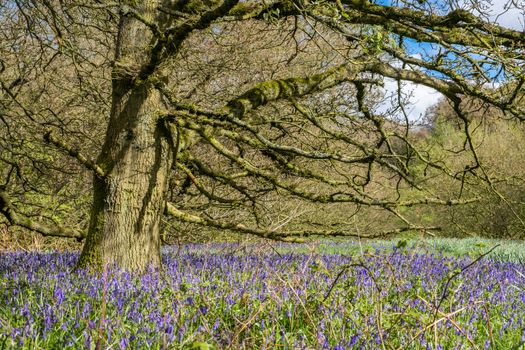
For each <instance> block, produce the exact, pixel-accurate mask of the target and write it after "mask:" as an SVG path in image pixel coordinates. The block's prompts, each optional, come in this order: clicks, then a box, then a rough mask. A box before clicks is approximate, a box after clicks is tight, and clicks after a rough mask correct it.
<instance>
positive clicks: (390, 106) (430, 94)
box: [375, 78, 442, 123]
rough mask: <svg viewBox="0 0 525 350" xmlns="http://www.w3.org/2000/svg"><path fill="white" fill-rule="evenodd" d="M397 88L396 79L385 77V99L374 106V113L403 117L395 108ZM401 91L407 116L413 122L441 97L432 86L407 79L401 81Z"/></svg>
mask: <svg viewBox="0 0 525 350" xmlns="http://www.w3.org/2000/svg"><path fill="white" fill-rule="evenodd" d="M397 90H398V84H397V81H396V80H394V79H390V78H385V85H384V87H383V93H384V96H385V101H384V102H383V103H381V104H380V105H379V106H378V107H377V108H376V110H375V112H376V113H381V114H385V116H386V117H389V118H396V119H404V115H403V113H402V111H401V110H399V109H397V110H396V109H395V106H397V105H398V97H397ZM401 93H402V96H403V98H404V99H405V100H404V103H403V105H404V107H405V111H406V113H407V115H408V118H409V120H410V121H411V122H414V123H417V122H418V121H421V118H422V117H424V115H425V111H426V110H427V108H428V107H430V106H432V105H434V104H436V103H437V102H438V101H439V99H440V98H441V97H442V95H441V93H439V92H437V91H436V90H434V89H432V88H429V87H427V86H425V85H419V84H415V83H412V82H408V81H405V82H403V83H402V87H401Z"/></svg>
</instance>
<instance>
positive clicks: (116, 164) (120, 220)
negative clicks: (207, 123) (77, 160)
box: [78, 1, 173, 270]
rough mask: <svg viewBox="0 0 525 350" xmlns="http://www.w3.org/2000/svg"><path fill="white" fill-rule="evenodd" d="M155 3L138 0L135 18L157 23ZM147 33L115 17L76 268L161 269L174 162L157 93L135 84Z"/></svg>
mask: <svg viewBox="0 0 525 350" xmlns="http://www.w3.org/2000/svg"><path fill="white" fill-rule="evenodd" d="M156 8H157V1H142V8H141V9H140V11H141V15H142V16H143V17H144V18H146V19H147V20H153V19H155V12H156V11H155V10H156ZM151 41H152V35H151V32H150V31H149V30H148V29H147V28H146V26H145V25H144V24H142V23H141V22H139V21H138V20H136V19H133V18H130V17H126V16H124V17H123V18H122V19H121V22H120V26H119V33H118V38H117V47H116V56H115V65H114V68H113V77H112V78H113V87H112V88H113V91H112V95H113V101H112V110H111V115H110V120H109V124H108V129H107V132H106V137H105V142H104V145H103V148H102V152H101V154H100V155H99V157H98V159H97V163H98V164H99V165H100V166H101V167H102V168H103V169H104V171H105V172H106V177H103V178H101V177H97V176H95V178H94V189H93V205H92V209H91V221H90V226H89V231H88V235H87V238H86V243H85V245H84V248H83V250H82V253H81V256H80V260H79V263H78V266H79V267H81V268H82V267H94V268H100V267H101V266H103V265H105V264H115V265H117V266H118V267H120V268H123V269H129V270H144V269H145V268H147V267H149V266H151V267H160V265H161V257H160V220H161V217H162V214H163V211H164V206H165V200H166V193H167V184H168V175H169V171H170V168H171V163H172V161H173V149H172V147H171V145H172V143H171V142H170V135H169V129H168V128H166V126H165V125H164V124H163V122H162V121H161V120H159V117H158V116H159V114H160V112H161V110H162V107H163V104H162V99H161V95H160V94H159V92H158V91H156V90H155V89H154V88H153V87H152V86H151V84H149V83H147V82H139V83H137V82H136V81H135V79H134V78H135V77H136V76H137V74H138V72H139V71H140V69H141V67H142V66H143V65H144V64H147V60H148V58H149V57H148V55H147V53H148V52H149V49H150V45H151Z"/></svg>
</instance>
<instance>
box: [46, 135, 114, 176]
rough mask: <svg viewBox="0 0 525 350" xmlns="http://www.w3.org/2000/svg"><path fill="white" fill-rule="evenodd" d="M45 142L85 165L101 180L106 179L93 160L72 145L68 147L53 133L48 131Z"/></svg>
mask: <svg viewBox="0 0 525 350" xmlns="http://www.w3.org/2000/svg"><path fill="white" fill-rule="evenodd" d="M44 140H45V141H46V142H49V143H52V144H53V145H55V146H56V147H58V148H60V149H62V150H64V151H66V152H67V154H68V155H70V156H71V157H74V158H76V159H77V160H78V161H79V162H80V164H82V165H84V166H85V167H86V168H87V169H89V170H91V171H93V172H94V173H95V174H96V175H97V176H99V177H101V178H103V177H106V173H105V172H104V170H103V169H102V168H101V167H100V166H99V165H97V164H96V163H95V162H93V161H92V160H89V159H88V158H86V156H84V155H83V154H82V153H80V151H79V150H77V149H75V148H73V147H72V146H71V145H68V144H67V143H66V142H64V141H63V140H61V139H59V138H58V137H56V136H55V135H54V134H53V132H52V131H48V132H47V133H46V134H45V135H44Z"/></svg>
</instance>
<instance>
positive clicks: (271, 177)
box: [0, 0, 525, 269]
mask: <svg viewBox="0 0 525 350" xmlns="http://www.w3.org/2000/svg"><path fill="white" fill-rule="evenodd" d="M2 6H3V7H2V14H1V15H0V18H1V20H2V23H3V27H4V28H9V30H8V31H5V32H3V34H2V39H1V45H2V46H1V50H2V52H4V53H5V54H4V55H2V62H1V63H2V65H1V69H2V78H1V79H0V80H1V83H2V96H1V100H0V101H1V106H0V107H1V108H2V137H3V140H4V141H3V144H2V148H3V150H2V163H3V165H2V166H3V171H4V172H5V174H6V179H7V180H6V184H5V185H4V189H3V190H2V192H1V204H2V213H3V214H4V216H5V217H6V218H7V220H8V221H9V222H10V223H11V224H15V225H19V226H22V227H25V228H28V229H31V230H35V231H38V232H40V233H42V234H44V235H57V236H69V237H77V238H84V237H85V244H84V248H83V251H82V254H81V257H80V261H79V266H81V267H84V266H95V267H96V266H101V265H102V264H105V263H115V264H117V265H119V266H120V267H122V268H127V269H144V268H145V267H146V266H149V265H152V266H160V263H161V259H160V244H161V240H160V237H161V230H162V223H161V221H162V218H163V215H164V214H167V215H168V216H170V217H172V218H174V219H176V220H178V221H179V222H187V223H192V224H198V225H202V226H205V227H206V226H207V227H214V228H218V229H228V230H233V231H238V232H242V233H247V234H253V235H257V236H260V237H266V238H273V239H283V238H285V237H290V236H305V235H357V234H358V232H354V231H351V230H350V229H348V227H346V228H344V229H343V228H341V227H340V225H339V224H340V222H337V221H338V220H339V221H345V220H348V219H347V218H345V217H342V218H341V216H344V215H345V214H346V215H347V216H348V218H350V217H351V216H352V215H353V213H355V212H357V211H359V210H360V209H361V208H366V209H367V210H370V209H372V210H375V209H378V210H381V211H383V212H386V213H388V215H390V216H389V217H390V220H391V222H392V225H391V227H390V228H389V229H388V230H387V231H388V232H400V231H403V230H412V229H418V230H432V229H439V228H438V227H425V226H424V225H421V223H418V222H413V220H409V219H407V218H406V217H405V216H404V215H403V211H404V210H405V209H404V208H410V207H414V206H419V205H423V206H428V205H457V204H464V203H469V202H471V201H475V200H477V198H475V197H465V196H462V195H461V190H460V188H461V186H462V184H463V183H464V182H465V181H467V180H468V178H469V176H476V177H477V178H481V179H483V181H485V182H487V183H491V181H493V179H492V178H491V176H490V174H489V173H488V172H486V171H485V168H484V164H483V163H482V162H481V161H480V159H479V157H478V155H477V153H476V145H475V144H474V141H473V137H472V133H474V131H475V130H473V129H472V127H471V123H470V119H469V115H468V113H464V112H463V109H462V108H461V106H462V101H465V98H466V97H468V99H469V101H472V100H473V99H474V100H478V101H479V103H482V104H486V105H488V106H491V108H494V109H496V110H498V111H499V113H501V116H502V118H508V119H516V118H517V119H522V118H524V113H523V112H524V111H523V103H522V101H521V99H523V94H522V93H520V91H521V89H522V86H523V83H524V81H525V75H524V72H523V64H522V63H523V59H524V49H525V36H524V34H523V32H520V31H516V30H511V29H507V28H504V27H501V26H499V25H497V24H494V23H491V22H490V21H488V20H487V19H486V16H484V15H483V12H484V7H483V3H481V2H476V3H474V4H473V5H472V8H464V9H461V8H459V6H458V5H457V4H454V3H433V2H427V1H417V2H400V3H398V4H397V3H396V4H393V5H392V6H384V5H379V4H374V3H370V2H367V1H342V0H341V1H334V2H326V1H243V2H240V1H232V0H224V1H211V0H210V1H192V0H180V1H161V0H148V1H138V2H132V1H122V2H119V3H113V2H99V1H91V2H78V3H76V2H74V1H72V2H68V3H64V2H61V1H42V2H40V1H28V0H25V1H22V0H20V1H13V2H6V3H4V4H3V5H2ZM469 6H470V5H469ZM513 6H518V5H516V4H514V5H513ZM418 48H419V49H418ZM414 50H416V52H414ZM385 78H388V79H392V80H393V81H396V82H397V84H398V87H399V88H398V91H397V93H395V94H394V95H393V96H391V97H390V98H391V100H392V101H393V103H392V104H391V107H390V108H386V109H385V108H381V107H380V106H381V105H380V104H379V103H380V102H381V94H380V91H381V89H380V86H381V85H383V84H384V79H385ZM494 81H500V82H504V84H505V85H504V88H500V89H489V88H486V87H485V86H486V84H487V83H490V82H494ZM404 82H411V83H416V84H420V85H424V86H427V87H430V88H432V89H435V90H436V91H438V92H440V93H441V94H442V95H443V96H445V98H446V99H448V100H449V101H450V103H451V105H452V106H453V108H454V110H455V111H456V112H457V113H458V116H459V120H461V126H460V127H461V128H462V130H463V133H464V140H463V141H464V142H463V146H462V149H461V151H462V152H465V153H467V154H469V157H467V158H466V159H467V164H464V165H463V166H461V167H457V166H453V164H447V161H446V159H441V158H437V159H436V158H434V157H433V156H432V152H430V151H429V150H428V149H425V148H424V147H420V146H421V145H420V143H418V142H417V139H415V138H414V137H413V132H414V129H413V127H412V121H411V120H410V118H409V115H408V109H409V106H408V105H407V100H406V96H405V95H404V92H403V89H401V86H402V84H403V83H404ZM101 127H106V128H107V129H106V131H105V132H104V131H101V130H100V128H101ZM42 138H43V140H45V142H46V143H47V144H46V145H42V144H41V142H42ZM16 140H20V141H21V142H20V143H19V144H18V145H17V146H16V147H14V146H13V145H16ZM22 141H23V142H22ZM95 153H98V156H97V157H96V158H95V157H93V158H95V159H94V160H92V156H91V155H92V154H95ZM66 156H67V157H71V158H73V159H75V161H77V162H78V163H79V164H81V165H82V166H83V167H84V168H85V169H88V170H89V171H91V172H92V174H93V184H92V185H93V188H92V192H93V198H92V205H91V209H90V212H89V225H88V227H87V229H86V230H83V229H82V227H80V226H81V225H79V227H76V228H67V227H66V226H68V225H63V226H64V227H63V226H60V225H58V224H56V223H53V224H52V223H50V221H49V219H48V218H41V217H39V218H34V217H32V216H31V215H30V213H29V211H30V210H29V209H26V210H23V209H22V208H21V207H20V206H19V205H15V204H13V202H12V201H11V199H10V198H11V197H12V196H13V191H12V190H11V189H18V190H19V192H20V194H23V193H24V191H28V190H30V191H33V192H35V193H38V191H45V190H47V193H53V192H57V183H56V182H54V181H53V179H55V180H56V179H58V180H60V179H68V178H75V179H78V178H79V177H78V176H76V177H75V176H74V174H70V175H68V174H67V171H68V169H69V168H71V170H70V172H71V173H77V174H78V173H79V172H81V170H80V169H79V168H78V167H75V166H74V165H73V164H71V163H70V160H66V159H65V158H64V157H66ZM55 170H56V171H55ZM38 171H41V173H42V174H40V175H39V174H38ZM64 171H65V172H64ZM57 174H60V175H57ZM438 175H439V176H448V177H450V178H451V179H454V180H455V181H454V183H455V185H454V186H457V189H458V190H457V191H453V193H454V195H453V196H445V195H444V193H443V192H441V191H439V190H435V189H434V190H432V187H428V186H426V183H427V181H428V180H427V178H432V177H435V176H438ZM39 181H40V182H41V184H40V186H36V185H38V183H39ZM84 182H85V183H87V182H86V181H84ZM24 186H26V187H31V188H24ZM42 186H43V187H44V190H42V189H41V188H42ZM86 187H87V188H89V184H87V185H84V184H79V185H78V186H77V188H78V189H79V190H80V189H82V188H86ZM67 192H68V193H72V192H73V193H74V189H72V188H69V189H68V191H67ZM446 193H450V192H449V191H447V192H446ZM17 198H18V197H17ZM305 203H315V204H314V206H309V204H305ZM321 204H322V206H321ZM322 208H325V209H324V210H326V211H324V213H325V214H320V215H319V213H316V215H313V214H312V210H315V211H318V210H323V209H322ZM280 211H284V212H286V213H287V215H286V216H284V217H280V216H279V212H280ZM333 213H337V216H339V217H338V218H333V217H331V215H332V214H333ZM318 218H320V220H319V219H318ZM323 218H326V221H324V222H323ZM41 219H44V220H41ZM312 219H315V220H312ZM79 222H81V219H79ZM332 223H334V224H336V225H335V226H334V225H332ZM388 232H382V234H386V233H388ZM373 234H375V233H373V232H371V235H373Z"/></svg>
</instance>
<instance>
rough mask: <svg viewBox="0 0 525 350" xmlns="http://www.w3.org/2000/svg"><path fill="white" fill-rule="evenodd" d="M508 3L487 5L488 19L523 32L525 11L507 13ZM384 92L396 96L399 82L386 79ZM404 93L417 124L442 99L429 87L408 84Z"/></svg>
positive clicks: (420, 47)
mask: <svg viewBox="0 0 525 350" xmlns="http://www.w3.org/2000/svg"><path fill="white" fill-rule="evenodd" d="M390 2H391V0H377V1H376V3H381V4H388V3H390ZM508 3H509V1H505V0H493V1H492V2H491V4H487V6H489V7H488V14H489V15H488V17H487V19H488V20H490V21H492V22H496V23H498V24H500V25H502V26H504V27H507V28H512V29H516V30H520V31H523V30H524V28H525V13H524V12H525V10H519V9H516V8H513V9H510V10H507V11H505V7H506V5H507V4H508ZM514 3H515V4H517V5H518V6H521V8H522V9H525V0H514ZM408 49H409V51H410V53H411V54H412V55H418V54H420V53H423V52H424V50H431V49H432V48H431V45H430V44H421V43H416V42H412V43H409V46H408ZM384 90H385V94H386V95H392V94H395V93H396V91H397V82H396V81H394V80H391V79H385V87H384ZM403 92H404V93H405V94H408V95H411V96H412V97H411V98H410V102H411V104H410V105H409V106H407V112H408V114H409V118H410V119H411V120H412V121H416V122H417V120H419V119H420V118H421V116H424V114H425V111H426V109H427V108H428V107H430V106H432V105H433V104H435V103H436V102H437V101H438V100H439V99H440V98H441V94H440V93H438V92H436V91H435V90H433V89H431V88H429V87H426V86H422V85H417V84H413V83H408V82H407V83H405V84H404V87H403ZM390 107H391V105H388V104H387V105H385V106H382V107H381V108H380V109H379V110H378V111H379V112H384V111H386V110H387V109H388V108H390ZM398 117H399V116H398Z"/></svg>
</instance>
